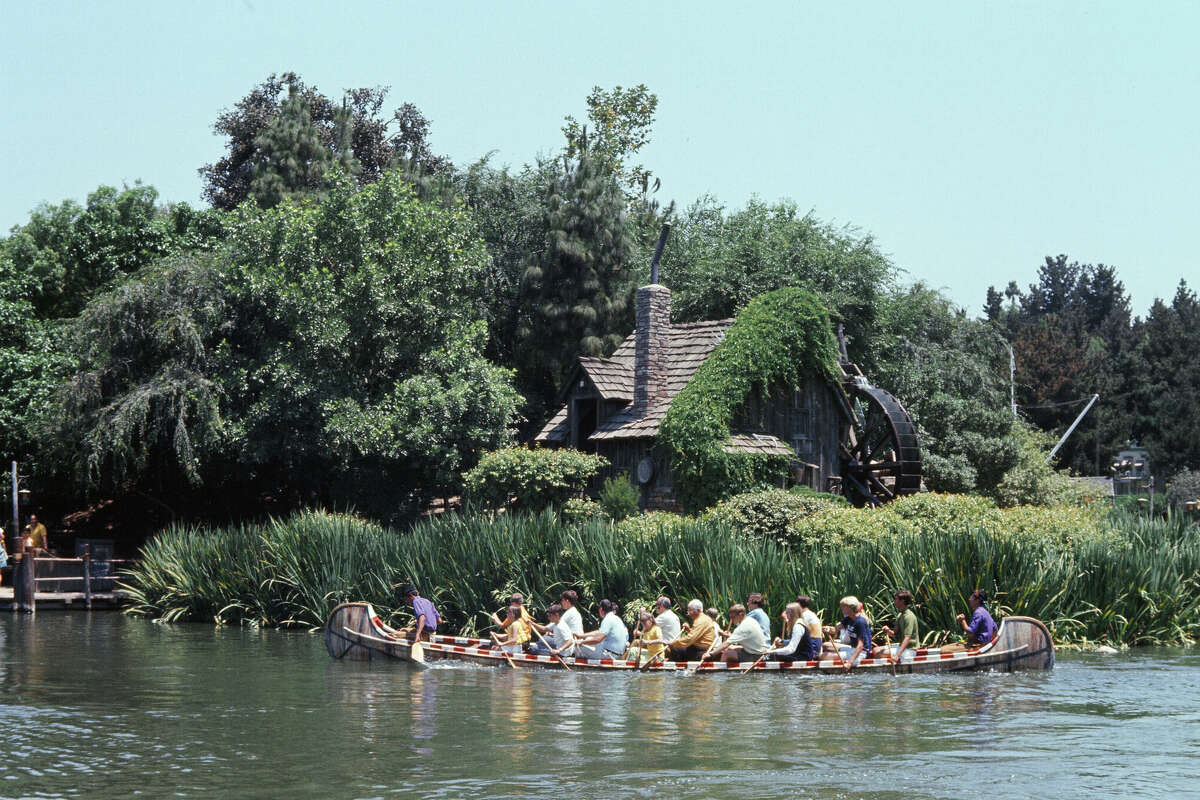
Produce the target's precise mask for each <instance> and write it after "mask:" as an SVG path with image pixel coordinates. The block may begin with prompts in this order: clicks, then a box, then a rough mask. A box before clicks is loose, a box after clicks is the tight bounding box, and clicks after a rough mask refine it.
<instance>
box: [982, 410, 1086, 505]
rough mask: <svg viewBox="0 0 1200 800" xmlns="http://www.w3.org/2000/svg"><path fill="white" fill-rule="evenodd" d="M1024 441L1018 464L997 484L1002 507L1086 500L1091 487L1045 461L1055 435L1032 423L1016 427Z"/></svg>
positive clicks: (996, 494)
mask: <svg viewBox="0 0 1200 800" xmlns="http://www.w3.org/2000/svg"><path fill="white" fill-rule="evenodd" d="M1016 430H1017V432H1018V435H1019V439H1020V442H1021V446H1020V451H1019V453H1018V455H1017V463H1016V465H1015V466H1013V467H1012V468H1011V469H1009V470H1008V472H1006V473H1004V477H1003V478H1001V479H1000V483H999V485H997V487H996V493H995V497H996V502H997V503H999V504H1000V505H1002V506H1018V505H1036V506H1052V505H1059V504H1064V503H1067V504H1070V503H1075V504H1078V503H1083V502H1086V501H1087V500H1088V498H1089V496H1090V493H1089V490H1088V489H1086V488H1085V487H1081V486H1079V485H1077V484H1076V483H1075V482H1073V481H1072V480H1071V479H1070V478H1068V477H1067V475H1066V474H1065V473H1063V472H1057V471H1055V469H1054V468H1053V467H1052V466H1051V465H1050V464H1048V463H1047V462H1046V453H1047V452H1049V448H1050V444H1051V442H1052V441H1053V438H1052V437H1050V436H1049V435H1047V434H1045V433H1042V432H1041V431H1039V430H1036V429H1035V428H1033V427H1032V426H1030V425H1020V426H1018V427H1017V428H1016Z"/></svg>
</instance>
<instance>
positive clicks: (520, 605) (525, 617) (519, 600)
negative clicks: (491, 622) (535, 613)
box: [500, 592, 533, 638]
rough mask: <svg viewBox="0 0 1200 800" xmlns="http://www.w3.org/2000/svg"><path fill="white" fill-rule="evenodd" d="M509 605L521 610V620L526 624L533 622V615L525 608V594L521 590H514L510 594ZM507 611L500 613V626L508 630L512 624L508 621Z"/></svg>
mask: <svg viewBox="0 0 1200 800" xmlns="http://www.w3.org/2000/svg"><path fill="white" fill-rule="evenodd" d="M508 605H509V606H516V607H517V609H518V611H519V612H520V617H521V621H522V622H524V623H525V624H526V625H529V624H530V623H532V622H533V617H531V616H530V615H529V612H528V611H527V610H526V609H525V595H523V594H521V593H520V592H513V593H512V594H511V595H509V596H508ZM507 613H508V612H507V611H506V612H504V613H503V614H501V615H500V628H501V629H502V630H507V629H508V626H509V625H510V624H511V623H510V622H509V621H508V617H507ZM527 638H528V637H527Z"/></svg>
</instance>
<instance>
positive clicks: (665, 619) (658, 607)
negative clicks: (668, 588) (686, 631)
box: [654, 597, 682, 644]
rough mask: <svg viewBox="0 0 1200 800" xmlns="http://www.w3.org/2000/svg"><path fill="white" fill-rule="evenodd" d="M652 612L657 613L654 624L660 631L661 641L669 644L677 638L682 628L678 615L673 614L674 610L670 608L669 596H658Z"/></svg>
mask: <svg viewBox="0 0 1200 800" xmlns="http://www.w3.org/2000/svg"><path fill="white" fill-rule="evenodd" d="M654 613H655V614H657V616H656V617H655V618H654V624H655V625H657V626H658V629H659V630H660V631H662V638H663V641H664V642H666V643H667V644H670V643H671V642H673V641H675V640H676V639H678V638H679V632H680V630H682V628H681V626H680V624H679V617H677V616H675V612H674V611H672V610H671V598H669V597H660V598H658V601H657V602H655V604H654Z"/></svg>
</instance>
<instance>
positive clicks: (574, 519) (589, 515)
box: [558, 497, 604, 525]
mask: <svg viewBox="0 0 1200 800" xmlns="http://www.w3.org/2000/svg"><path fill="white" fill-rule="evenodd" d="M558 516H559V519H561V520H562V521H563V522H565V523H567V524H568V525H573V524H577V523H580V522H591V521H592V520H594V519H599V518H600V517H602V516H604V509H602V508H601V507H600V504H599V503H597V502H596V501H595V500H585V499H583V498H582V497H572V498H571V499H570V500H568V501H567V502H565V503H563V507H562V509H561V510H560V511H559V512H558Z"/></svg>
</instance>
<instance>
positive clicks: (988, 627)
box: [955, 589, 996, 647]
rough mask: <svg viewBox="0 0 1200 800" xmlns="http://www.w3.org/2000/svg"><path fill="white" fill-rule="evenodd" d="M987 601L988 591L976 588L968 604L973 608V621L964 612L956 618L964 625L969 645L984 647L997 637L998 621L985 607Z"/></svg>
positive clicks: (968, 599)
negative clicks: (968, 619) (969, 620)
mask: <svg viewBox="0 0 1200 800" xmlns="http://www.w3.org/2000/svg"><path fill="white" fill-rule="evenodd" d="M986 602H987V592H985V591H984V590H983V589H976V590H975V591H973V592H971V596H970V597H968V598H967V605H968V606H970V608H971V622H970V623H968V622H967V618H966V616H965V615H963V614H959V615H958V616H957V617H956V618H955V619H957V620H958V624H959V625H962V629H963V632H964V633H966V634H967V645H968V646H969V647H982V646H983V645H985V644H990V643H991V641H992V639H995V638H996V621H995V620H994V619H992V615H991V614H989V613H988V610H987V609H986V608H985V607H984V604H985V603H986Z"/></svg>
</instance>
